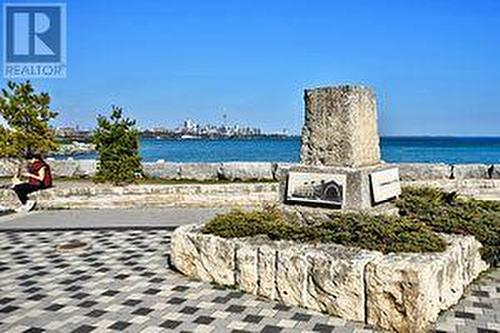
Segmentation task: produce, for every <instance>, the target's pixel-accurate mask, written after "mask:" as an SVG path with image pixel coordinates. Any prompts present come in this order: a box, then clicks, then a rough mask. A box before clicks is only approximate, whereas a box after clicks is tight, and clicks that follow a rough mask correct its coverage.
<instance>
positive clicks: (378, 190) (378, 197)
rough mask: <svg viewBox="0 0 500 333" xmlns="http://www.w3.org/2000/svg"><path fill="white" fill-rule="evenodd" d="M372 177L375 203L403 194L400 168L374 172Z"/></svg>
mask: <svg viewBox="0 0 500 333" xmlns="http://www.w3.org/2000/svg"><path fill="white" fill-rule="evenodd" d="M370 178H371V184H372V194H373V202H374V203H379V202H382V201H386V200H389V199H392V198H394V197H397V196H399V195H400V194H401V183H400V182H399V169H398V168H392V169H386V170H381V171H376V172H373V173H372V174H371V175H370Z"/></svg>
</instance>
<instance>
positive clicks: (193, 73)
mask: <svg viewBox="0 0 500 333" xmlns="http://www.w3.org/2000/svg"><path fill="white" fill-rule="evenodd" d="M11 2H14V1H11ZM29 2H33V1H29ZM66 3H67V12H68V20H67V21H68V41H67V45H68V57H67V59H68V72H67V78H66V79H61V80H54V79H52V80H33V82H34V84H35V85H36V86H37V87H38V88H40V89H42V90H45V91H48V92H50V94H51V95H52V96H53V106H54V108H55V109H57V110H59V111H60V117H59V119H58V121H57V124H58V125H75V124H80V125H83V126H93V125H94V124H95V116H96V115H97V114H98V113H106V112H109V110H110V106H111V104H117V105H121V106H123V107H124V109H125V111H126V113H127V114H128V115H130V116H132V117H134V118H137V120H138V123H139V125H141V126H142V127H147V126H154V125H165V126H168V127H174V126H176V125H177V124H178V123H179V122H181V121H182V120H183V119H184V118H186V117H190V118H193V119H195V120H198V121H200V122H202V123H205V122H211V123H220V122H221V121H222V115H223V114H224V113H225V114H227V116H228V122H229V123H234V122H238V123H241V124H248V125H252V126H258V127H261V128H263V129H265V130H266V131H276V130H282V129H283V128H286V129H288V130H289V131H291V132H294V133H298V132H299V129H300V127H301V125H302V121H303V112H304V111H303V101H302V95H303V89H304V88H308V87H317V86H323V85H334V84H345V83H354V84H356V83H360V84H365V85H369V86H371V87H373V88H374V89H375V90H376V93H377V95H378V99H379V128H380V132H381V133H382V134H383V135H500V1H497V0H478V1H459V0H432V1H431V0H419V1H403V0H392V1H389V0H365V1H362V0H352V1H344V0H343V1H335V0H330V1H328V0H324V1H320V0H310V1H306V0H303V1H292V0H288V1H272V0H268V1H257V0H255V1H247V0H233V1H230V0H227V1H217V0H214V1H206V0H205V1H191V0H182V1H181V0H178V1H166V0H155V1H153V0H151V1H125V0H119V1H118V0H105V1H104V0H85V1H82V0H76V1H73V0H70V1H67V2H66ZM4 83H5V82H4Z"/></svg>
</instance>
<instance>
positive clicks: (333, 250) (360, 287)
mask: <svg viewBox="0 0 500 333" xmlns="http://www.w3.org/2000/svg"><path fill="white" fill-rule="evenodd" d="M381 256H382V254H381V253H378V252H373V251H365V250H360V249H357V248H348V247H344V246H338V245H321V246H318V247H315V248H309V249H308V250H307V254H306V258H307V263H308V269H307V281H306V284H305V290H304V295H303V306H304V307H307V308H309V309H313V310H317V311H321V312H324V313H328V314H330V315H334V316H338V317H341V318H345V319H349V320H357V321H364V320H365V281H364V276H365V273H364V272H365V267H366V265H367V264H368V263H370V262H372V261H374V260H378V259H379V258H380V257H381Z"/></svg>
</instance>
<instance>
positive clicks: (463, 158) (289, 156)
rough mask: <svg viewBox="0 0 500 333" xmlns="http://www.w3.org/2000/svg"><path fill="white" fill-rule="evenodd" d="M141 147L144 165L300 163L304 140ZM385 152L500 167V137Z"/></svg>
mask: <svg viewBox="0 0 500 333" xmlns="http://www.w3.org/2000/svg"><path fill="white" fill-rule="evenodd" d="M140 146H141V156H142V158H143V160H144V161H156V160H158V159H163V160H165V161H171V162H225V161H272V162H298V161H299V152H300V138H299V137H288V138H259V139H215V140H208V139H207V140H205V139H193V140H180V139H179V140H170V139H169V140H167V139H165V140H162V139H159V140H156V139H143V140H141V145H140ZM381 148H382V159H383V160H384V161H386V162H444V163H491V164H493V163H500V137H498V138H490V137H488V138H485V137H463V138H457V137H383V138H382V139H381ZM75 158H78V159H81V158H95V155H94V154H86V155H81V156H78V157H75Z"/></svg>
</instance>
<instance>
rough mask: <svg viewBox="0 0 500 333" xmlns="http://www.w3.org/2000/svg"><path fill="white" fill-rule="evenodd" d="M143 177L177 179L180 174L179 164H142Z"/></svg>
mask: <svg viewBox="0 0 500 333" xmlns="http://www.w3.org/2000/svg"><path fill="white" fill-rule="evenodd" d="M142 169H143V172H144V176H146V177H148V178H160V179H178V178H179V172H180V164H179V163H169V162H159V163H158V162H156V163H147V162H146V163H142Z"/></svg>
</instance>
